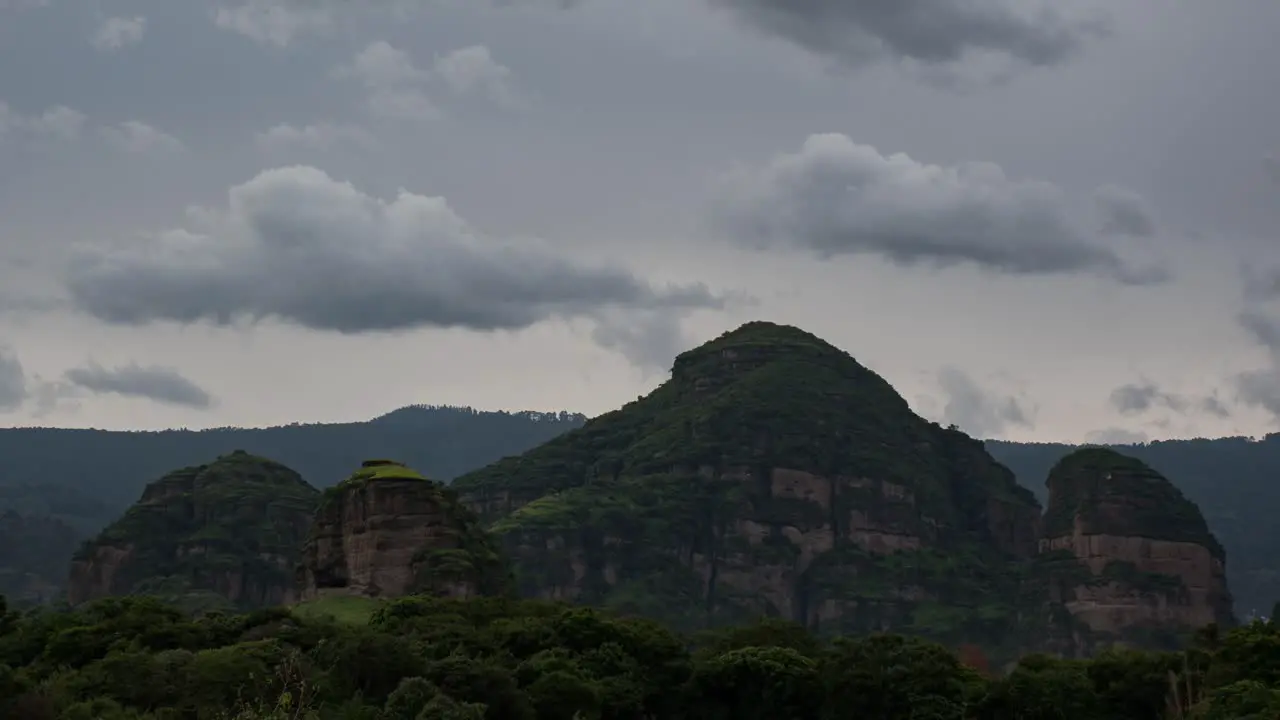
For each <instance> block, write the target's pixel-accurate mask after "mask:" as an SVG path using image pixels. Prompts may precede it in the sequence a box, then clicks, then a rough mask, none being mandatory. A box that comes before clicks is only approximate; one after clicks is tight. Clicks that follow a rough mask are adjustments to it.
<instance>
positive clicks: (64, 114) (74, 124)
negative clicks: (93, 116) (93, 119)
mask: <svg viewBox="0 0 1280 720" xmlns="http://www.w3.org/2000/svg"><path fill="white" fill-rule="evenodd" d="M86 119H87V118H86V117H85V115H84V113H82V112H80V111H79V110H74V109H72V108H69V107H67V106H65V105H56V106H54V107H51V108H48V109H47V110H45V111H44V112H42V113H40V114H39V115H23V114H21V113H19V112H17V111H16V110H14V109H13V108H11V107H10V106H9V105H8V104H6V103H5V102H3V101H0V139H3V138H4V137H5V136H7V135H18V134H25V135H27V136H28V137H32V138H44V139H53V140H61V141H67V142H69V141H72V140H76V139H78V138H79V137H80V135H81V132H82V131H83V129H84V124H85V121H86Z"/></svg>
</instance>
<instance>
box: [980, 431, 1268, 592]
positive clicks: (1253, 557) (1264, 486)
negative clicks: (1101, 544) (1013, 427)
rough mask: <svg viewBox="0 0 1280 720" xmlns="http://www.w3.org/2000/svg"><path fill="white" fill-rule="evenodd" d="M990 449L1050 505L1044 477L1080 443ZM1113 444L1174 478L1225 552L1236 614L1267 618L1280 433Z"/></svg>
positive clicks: (992, 444)
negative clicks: (1264, 435) (1262, 615)
mask: <svg viewBox="0 0 1280 720" xmlns="http://www.w3.org/2000/svg"><path fill="white" fill-rule="evenodd" d="M986 447H987V450H988V451H989V452H990V453H991V455H992V456H993V457H994V458H995V459H996V460H998V461H1000V462H1001V463H1002V464H1003V465H1005V466H1006V467H1008V468H1009V469H1010V470H1012V471H1013V472H1014V474H1015V475H1017V477H1018V479H1019V481H1020V482H1021V483H1022V484H1023V485H1026V486H1027V487H1029V488H1031V489H1032V490H1033V491H1034V492H1035V493H1036V496H1037V498H1039V500H1040V502H1041V503H1045V502H1047V498H1048V495H1047V488H1046V486H1045V480H1044V478H1046V477H1048V475H1049V470H1050V469H1051V468H1052V467H1053V466H1054V464H1055V463H1057V462H1058V461H1059V460H1060V459H1061V458H1062V457H1064V456H1066V455H1067V454H1068V453H1070V452H1072V451H1074V450H1076V449H1077V448H1078V447H1080V446H1076V445H1067V444H1061V443H1013V442H1007V441H1003V440H988V441H987V442H986ZM1107 447H1110V448H1112V449H1114V450H1117V451H1119V452H1121V453H1124V454H1125V455H1129V456H1131V457H1133V458H1136V459H1137V460H1141V461H1142V462H1144V463H1146V464H1147V465H1149V466H1150V467H1151V468H1153V469H1154V470H1155V471H1156V472H1159V473H1161V474H1162V475H1164V476H1166V477H1168V478H1169V479H1170V480H1171V481H1172V482H1173V484H1174V485H1175V486H1177V488H1178V489H1179V490H1180V491H1181V492H1182V494H1184V495H1185V496H1186V497H1187V499H1188V500H1190V501H1191V502H1193V503H1195V504H1196V506H1198V507H1199V509H1200V512H1202V513H1203V514H1204V518H1205V520H1206V521H1207V522H1208V525H1209V529H1210V530H1212V531H1213V534H1214V535H1215V536H1216V537H1217V539H1218V540H1219V541H1220V542H1221V543H1222V546H1223V547H1224V548H1225V549H1226V557H1227V559H1228V561H1229V564H1228V568H1229V569H1228V577H1229V579H1230V582H1231V592H1232V594H1233V595H1234V596H1235V607H1236V612H1237V613H1238V614H1240V615H1241V616H1242V617H1249V616H1252V615H1261V614H1266V613H1267V612H1268V611H1269V610H1270V608H1271V606H1272V604H1273V603H1275V602H1276V601H1277V600H1280V559H1278V558H1280V522H1277V521H1276V518H1277V517H1280V434H1272V435H1268V436H1266V437H1265V438H1264V439H1262V440H1252V439H1249V438H1242V437H1233V438H1220V439H1216V440H1206V439H1203V438H1201V439H1195V440H1161V441H1157V442H1152V443H1147V444H1143V445H1110V446H1107Z"/></svg>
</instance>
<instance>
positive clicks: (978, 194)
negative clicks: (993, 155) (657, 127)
mask: <svg viewBox="0 0 1280 720" xmlns="http://www.w3.org/2000/svg"><path fill="white" fill-rule="evenodd" d="M721 191H722V192H721V195H720V197H719V199H718V206H717V208H716V213H715V214H716V218H717V220H718V221H719V223H720V225H721V227H722V228H723V229H725V230H726V231H727V232H728V233H730V234H731V235H732V236H733V237H734V239H735V240H737V241H738V242H741V243H743V244H746V245H748V246H751V247H754V248H756V249H766V248H771V247H779V246H796V247H800V248H802V249H805V250H808V251H810V252H813V253H815V254H817V255H819V256H821V257H823V258H827V257H833V256H837V255H854V254H874V255H879V256H881V257H884V258H886V259H888V260H890V261H892V262H894V263H897V264H899V265H906V266H909V265H920V264H925V265H931V266H934V267H940V268H941V267H948V266H952V265H958V264H961V263H972V264H974V265H977V266H979V267H982V268H984V269H987V270H992V271H997V272H1005V273H1011V274H1027V275H1032V274H1050V273H1079V272H1091V273H1095V274H1099V275H1103V276H1107V277H1110V278H1112V279H1114V280H1117V281H1119V282H1122V283H1127V284H1148V283H1153V282H1158V281H1161V280H1163V279H1165V277H1166V275H1165V273H1164V272H1163V271H1162V270H1161V269H1159V268H1155V267H1150V268H1136V267H1133V266H1131V265H1130V264H1129V263H1127V262H1126V261H1124V260H1123V259H1122V258H1121V257H1120V256H1119V255H1118V254H1117V253H1116V252H1115V251H1114V250H1112V249H1111V248H1110V247H1107V246H1105V245H1103V244H1101V243H1100V242H1099V241H1098V239H1097V238H1095V237H1093V236H1092V234H1091V233H1089V231H1088V230H1087V229H1086V227H1085V223H1083V222H1081V221H1080V220H1078V219H1077V218H1076V217H1075V214H1074V213H1073V212H1072V210H1071V206H1070V205H1069V203H1068V202H1067V200H1066V198H1065V197H1064V196H1063V193H1062V192H1061V191H1060V190H1059V189H1058V188H1057V187H1056V186H1054V185H1052V184H1050V183H1045V182H1036V181H1018V180H1013V179H1010V178H1009V177H1007V176H1006V175H1005V173H1004V171H1003V170H1002V169H1001V168H1000V166H998V165H995V164H993V163H967V164H963V165H959V166H956V167H940V166H937V165H927V164H924V163H921V162H918V161H916V160H914V159H912V158H910V157H908V156H907V155H905V154H901V153H899V154H894V155H889V156H885V155H882V154H881V153H880V152H879V151H878V150H876V149H875V148H874V147H871V146H868V145H859V144H856V143H854V142H853V141H852V140H850V139H849V138H848V137H846V136H844V135H840V134H823V135H812V136H810V137H809V138H808V139H807V140H805V142H804V144H803V146H802V147H801V148H800V150H799V152H796V153H790V154H783V155H779V156H777V157H775V158H773V160H772V161H770V162H769V163H767V164H765V165H764V166H762V167H756V168H749V169H745V170H743V169H740V170H738V171H736V172H734V173H731V174H730V175H729V176H728V177H726V178H725V180H724V183H723V186H722V188H721ZM1108 192H1110V193H1113V194H1114V190H1112V191H1108Z"/></svg>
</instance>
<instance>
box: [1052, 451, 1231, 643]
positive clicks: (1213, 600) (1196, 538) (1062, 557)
mask: <svg viewBox="0 0 1280 720" xmlns="http://www.w3.org/2000/svg"><path fill="white" fill-rule="evenodd" d="M1047 485H1048V489H1049V507H1048V512H1047V513H1046V516H1045V537H1044V539H1042V540H1041V542H1040V547H1041V552H1042V553H1043V554H1044V556H1045V557H1053V558H1056V559H1057V560H1058V568H1057V569H1056V570H1055V571H1054V572H1053V573H1051V575H1052V581H1051V593H1052V597H1051V600H1052V601H1053V602H1056V603H1061V604H1062V605H1064V606H1065V608H1066V610H1067V611H1068V612H1069V613H1070V615H1071V616H1072V618H1073V619H1074V620H1075V621H1076V624H1077V626H1078V628H1079V630H1080V631H1082V632H1081V633H1077V637H1076V638H1075V641H1074V643H1073V644H1074V645H1075V647H1074V651H1075V652H1076V653H1078V654H1085V653H1088V652H1090V651H1092V650H1096V649H1098V648H1099V647H1102V646H1106V645H1116V644H1119V645H1138V646H1147V647H1152V646H1155V647H1160V646H1176V644H1177V641H1178V635H1179V634H1181V633H1185V632H1186V631H1188V630H1192V629H1196V628H1200V627H1203V626H1205V625H1208V624H1210V623H1218V624H1220V625H1224V626H1227V625H1230V624H1232V623H1233V622H1234V619H1233V616H1232V607H1231V594H1230V592H1229V591H1228V589H1227V581H1226V557H1225V553H1224V552H1223V549H1222V546H1221V545H1220V544H1219V543H1218V541H1217V540H1216V539H1215V538H1214V536H1213V535H1212V534H1211V533H1210V532H1209V529H1208V526H1207V525H1206V523H1205V520H1204V518H1203V517H1202V516H1201V514H1200V511H1199V510H1198V509H1197V508H1196V506H1195V504H1194V503H1192V502H1191V501H1189V500H1187V499H1186V498H1185V497H1183V495H1182V493H1181V492H1179V491H1178V489H1177V488H1176V487H1174V486H1173V484H1172V483H1170V482H1169V481H1168V480H1167V479H1165V478H1164V477H1163V476H1162V475H1160V474H1159V473H1158V472H1156V471H1155V470H1153V469H1151V468H1150V467H1148V466H1147V465H1146V464H1144V463H1142V462H1141V461H1139V460H1136V459H1134V458H1130V457H1127V456H1124V455H1121V454H1119V453H1117V452H1115V451H1113V450H1109V449H1105V448H1085V449H1082V450H1078V451H1076V452H1074V453H1072V454H1070V455H1068V456H1066V457H1064V458H1063V459H1062V460H1061V461H1059V462H1058V464H1057V465H1056V466H1055V467H1054V468H1053V470H1052V471H1051V472H1050V473H1049V478H1048V481H1047ZM1069 559H1070V560H1074V562H1073V563H1071V562H1067V561H1068V560H1069Z"/></svg>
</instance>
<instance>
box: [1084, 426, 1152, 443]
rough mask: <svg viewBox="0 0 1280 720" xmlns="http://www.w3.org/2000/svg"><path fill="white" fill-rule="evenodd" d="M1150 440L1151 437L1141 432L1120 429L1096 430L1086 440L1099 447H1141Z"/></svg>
mask: <svg viewBox="0 0 1280 720" xmlns="http://www.w3.org/2000/svg"><path fill="white" fill-rule="evenodd" d="M1150 439H1151V437H1150V436H1149V435H1147V434H1146V433H1144V432H1142V431H1141V430H1126V429H1125V428H1118V427H1112V428H1104V429H1102V430H1094V431H1092V432H1090V433H1089V434H1088V435H1086V436H1085V440H1087V441H1088V442H1090V443H1096V444H1098V445H1139V444H1141V443H1145V442H1147V441H1148V440H1150Z"/></svg>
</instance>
